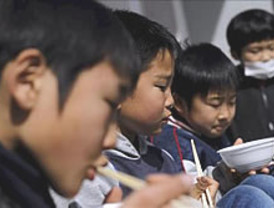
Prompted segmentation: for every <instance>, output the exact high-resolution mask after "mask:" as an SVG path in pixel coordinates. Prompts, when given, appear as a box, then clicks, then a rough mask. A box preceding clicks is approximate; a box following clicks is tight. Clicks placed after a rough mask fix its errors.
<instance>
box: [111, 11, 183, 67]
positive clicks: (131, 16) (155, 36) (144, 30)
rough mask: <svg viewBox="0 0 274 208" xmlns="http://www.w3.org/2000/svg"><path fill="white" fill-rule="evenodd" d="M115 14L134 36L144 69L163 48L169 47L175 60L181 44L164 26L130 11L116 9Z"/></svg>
mask: <svg viewBox="0 0 274 208" xmlns="http://www.w3.org/2000/svg"><path fill="white" fill-rule="evenodd" d="M114 14H115V15H117V17H118V18H119V19H120V20H121V21H122V22H123V24H124V25H125V27H126V29H127V30H128V31H129V33H130V34H131V36H132V37H133V39H134V42H135V46H136V48H137V51H138V55H139V57H140V59H141V67H142V69H143V70H146V69H147V68H148V66H149V64H150V63H151V61H152V60H153V59H154V58H155V57H156V55H157V54H158V52H159V51H161V50H166V49H167V50H168V51H169V52H170V54H171V56H172V57H173V58H174V60H175V59H176V57H177V50H178V47H180V46H179V44H178V42H177V41H176V39H175V37H174V36H173V35H172V34H171V33H170V32H169V31H168V30H167V29H166V28H165V27H164V26H162V25H160V24H159V23H157V22H155V21H152V20H150V19H148V18H146V17H144V16H142V15H140V14H137V13H134V12H130V11H123V10H116V11H114Z"/></svg>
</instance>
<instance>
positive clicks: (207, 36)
mask: <svg viewBox="0 0 274 208" xmlns="http://www.w3.org/2000/svg"><path fill="white" fill-rule="evenodd" d="M99 2H101V3H103V4H105V5H106V6H108V7H111V8H113V9H126V10H131V11H134V12H137V13H140V14H143V15H144V16H147V17H149V18H150V19H152V20H155V21H157V22H159V23H161V24H162V25H164V26H165V27H167V28H168V29H169V30H170V31H171V32H172V33H173V34H174V35H175V36H176V38H177V39H178V40H179V41H181V42H183V41H184V40H185V39H186V38H188V39H189V40H190V42H191V43H199V42H210V43H213V44H215V45H217V46H219V47H220V48H221V49H222V50H223V52H225V53H226V54H227V55H228V56H229V57H231V56H230V52H229V48H228V45H227V42H226V37H225V34H226V27H227V25H228V23H229V21H230V19H231V18H232V17H234V16H235V15H236V14H238V13H240V12H242V11H244V10H247V9H253V8H260V9H264V10H267V11H269V12H271V13H273V4H274V1H273V0H99Z"/></svg>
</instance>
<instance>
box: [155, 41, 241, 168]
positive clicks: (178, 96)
mask: <svg viewBox="0 0 274 208" xmlns="http://www.w3.org/2000/svg"><path fill="white" fill-rule="evenodd" d="M180 59H181V61H180V64H179V65H177V67H176V70H175V76H174V81H173V84H172V93H173V97H174V100H175V105H174V108H173V109H172V116H171V117H170V118H169V122H168V124H169V125H166V126H165V127H164V130H163V133H162V134H161V135H159V136H156V137H155V138H154V139H153V143H154V144H155V145H156V146H159V147H161V148H164V149H166V150H167V151H168V152H170V153H172V156H173V157H174V159H175V161H176V163H177V167H179V169H180V170H185V171H186V172H191V170H195V164H194V163H193V161H194V159H193V154H192V151H191V149H189V147H190V146H191V145H190V139H194V141H195V143H196V146H197V151H198V154H199V156H200V159H201V165H202V168H203V169H206V168H207V167H210V166H215V165H216V163H217V162H218V161H219V160H220V156H219V155H218V154H217V153H216V150H217V149H219V148H220V147H224V146H229V145H230V143H229V142H228V139H227V138H226V137H224V136H223V133H224V132H225V130H226V129H227V127H228V126H229V125H230V123H231V121H232V119H233V117H234V114H235V102H236V88H237V82H238V81H237V72H236V70H235V67H234V65H233V64H232V63H231V61H230V60H229V59H228V58H227V57H226V56H225V55H224V54H223V53H222V52H221V50H220V49H218V48H217V47H214V46H213V45H210V44H205V43H204V44H200V45H193V46H188V47H187V48H186V49H185V50H184V51H183V53H182V54H181V57H180ZM166 138H169V139H166ZM171 138H173V139H171ZM183 160H184V162H182V161H183Z"/></svg>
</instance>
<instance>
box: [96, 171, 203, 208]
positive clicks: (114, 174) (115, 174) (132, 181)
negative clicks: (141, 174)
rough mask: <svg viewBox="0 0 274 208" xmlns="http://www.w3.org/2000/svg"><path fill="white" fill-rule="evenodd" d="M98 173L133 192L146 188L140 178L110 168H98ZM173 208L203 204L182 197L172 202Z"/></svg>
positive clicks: (192, 207) (193, 206) (197, 207)
mask: <svg viewBox="0 0 274 208" xmlns="http://www.w3.org/2000/svg"><path fill="white" fill-rule="evenodd" d="M97 173H99V174H100V175H103V176H106V177H109V178H112V179H116V180H118V181H119V182H121V183H122V184H124V185H125V186H127V187H129V188H131V189H133V190H139V189H141V188H143V187H145V186H146V183H145V181H143V180H141V179H139V178H136V177H133V176H131V175H128V174H126V173H122V172H119V171H114V170H112V169H109V168H105V167H97ZM171 207H172V208H201V204H200V203H199V201H197V200H196V199H194V198H192V197H190V196H186V195H182V196H181V197H179V198H178V199H174V200H172V201H171Z"/></svg>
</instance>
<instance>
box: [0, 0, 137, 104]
mask: <svg viewBox="0 0 274 208" xmlns="http://www.w3.org/2000/svg"><path fill="white" fill-rule="evenodd" d="M27 48H36V49H38V50H40V51H41V52H42V54H43V55H44V56H45V58H46V62H47V65H48V66H49V67H50V68H51V70H52V71H53V72H54V73H55V75H56V76H57V79H58V85H59V86H58V87H59V98H60V99H59V100H60V106H62V105H63V104H64V102H65V99H66V97H67V95H68V93H69V92H70V89H71V87H72V85H73V83H74V81H75V80H76V78H77V75H79V74H80V73H81V72H82V71H83V70H85V69H87V68H90V67H92V66H94V65H96V64H98V63H99V62H101V61H104V60H106V61H109V62H110V63H111V64H112V66H113V68H114V70H115V71H116V72H117V74H119V75H120V76H122V77H126V78H130V79H131V81H132V82H131V83H132V86H131V87H132V88H133V87H134V85H135V84H136V81H137V79H138V75H139V73H140V70H139V69H140V66H139V60H138V57H136V55H135V54H136V51H135V49H134V44H133V40H132V38H131V37H130V35H129V34H128V32H127V30H126V29H125V28H124V26H123V25H122V23H121V22H120V21H119V19H118V18H117V17H115V16H114V15H113V13H112V11H111V10H110V9H107V8H106V7H105V6H103V5H101V4H99V3H97V2H95V1H93V0H1V1H0V72H1V73H2V69H3V68H4V66H5V65H6V64H7V63H8V62H9V61H11V60H12V59H14V58H15V57H16V56H17V55H18V54H19V53H20V52H21V51H23V50H24V49H27ZM129 90H130V89H129ZM131 90H132V89H131Z"/></svg>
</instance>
